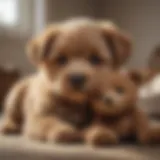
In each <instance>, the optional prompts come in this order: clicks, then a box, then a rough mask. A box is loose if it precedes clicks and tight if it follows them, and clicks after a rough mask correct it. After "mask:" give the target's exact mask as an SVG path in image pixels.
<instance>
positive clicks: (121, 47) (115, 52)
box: [99, 22, 131, 68]
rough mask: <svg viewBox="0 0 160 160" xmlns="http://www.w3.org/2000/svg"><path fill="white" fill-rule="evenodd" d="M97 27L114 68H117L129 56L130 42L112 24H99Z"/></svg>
mask: <svg viewBox="0 0 160 160" xmlns="http://www.w3.org/2000/svg"><path fill="white" fill-rule="evenodd" d="M99 27H100V28H101V29H102V33H103V37H104V39H105V41H106V44H107V46H108V47H109V50H110V52H111V56H112V58H113V62H114V67H115V68H118V67H119V66H121V65H122V64H124V62H125V61H126V60H127V58H128V57H129V56H130V54H131V40H130V38H129V36H127V35H126V33H123V32H122V31H121V30H120V29H119V28H118V27H117V26H116V25H114V24H113V23H112V22H102V23H99Z"/></svg>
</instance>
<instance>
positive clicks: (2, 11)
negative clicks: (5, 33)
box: [0, 0, 18, 27]
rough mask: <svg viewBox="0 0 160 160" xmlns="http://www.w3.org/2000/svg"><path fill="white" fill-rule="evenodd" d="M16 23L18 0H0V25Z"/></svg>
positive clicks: (9, 25) (8, 25) (6, 25)
mask: <svg viewBox="0 0 160 160" xmlns="http://www.w3.org/2000/svg"><path fill="white" fill-rule="evenodd" d="M17 23H18V0H0V25H1V26H5V27H11V26H15V25H16V24H17Z"/></svg>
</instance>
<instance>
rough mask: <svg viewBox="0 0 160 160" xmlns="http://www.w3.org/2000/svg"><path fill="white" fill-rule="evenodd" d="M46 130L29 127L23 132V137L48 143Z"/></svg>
mask: <svg viewBox="0 0 160 160" xmlns="http://www.w3.org/2000/svg"><path fill="white" fill-rule="evenodd" d="M46 132H47V131H46V130H44V129H43V127H42V128H39V127H28V128H25V129H24V130H23V135H24V137H26V138H27V139H31V140H36V141H46Z"/></svg>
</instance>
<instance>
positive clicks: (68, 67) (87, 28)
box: [28, 19, 130, 100]
mask: <svg viewBox="0 0 160 160" xmlns="http://www.w3.org/2000/svg"><path fill="white" fill-rule="evenodd" d="M108 24H109V23H107V22H106V23H100V22H94V21H92V20H90V19H83V20H82V19H80V20H70V21H66V22H64V23H60V24H57V25H53V26H51V27H50V28H49V29H47V30H46V31H45V32H44V33H43V34H42V35H40V37H37V38H35V39H33V40H32V41H31V42H30V43H29V47H28V51H29V52H28V55H29V58H30V59H31V61H32V62H33V63H34V64H36V66H38V69H39V70H40V71H41V72H42V73H43V75H45V76H44V77H45V78H46V80H47V81H48V83H47V84H48V86H49V88H50V89H51V90H53V91H54V93H56V94H58V95H61V96H65V97H68V98H72V99H75V100H82V99H84V98H85V93H86V90H87V88H88V85H89V84H90V81H91V80H92V79H93V78H95V77H96V74H97V73H98V71H100V70H103V69H104V68H108V69H110V68H113V67H119V66H120V65H121V64H123V62H124V61H125V60H126V58H127V57H128V55H129V54H130V41H129V40H128V38H127V37H126V36H125V35H124V34H123V33H122V32H121V31H120V30H119V29H117V28H115V27H114V26H113V25H111V23H110V24H109V25H108Z"/></svg>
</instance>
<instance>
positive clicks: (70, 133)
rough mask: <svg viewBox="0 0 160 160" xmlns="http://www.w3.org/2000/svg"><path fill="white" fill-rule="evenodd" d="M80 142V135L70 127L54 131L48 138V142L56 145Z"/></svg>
mask: <svg viewBox="0 0 160 160" xmlns="http://www.w3.org/2000/svg"><path fill="white" fill-rule="evenodd" d="M80 140H81V138H80V135H79V133H78V132H76V131H75V130H74V129H72V128H70V127H64V128H59V129H54V130H53V131H51V132H50V134H49V136H48V141H52V142H55V143H77V142H79V141H80Z"/></svg>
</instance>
